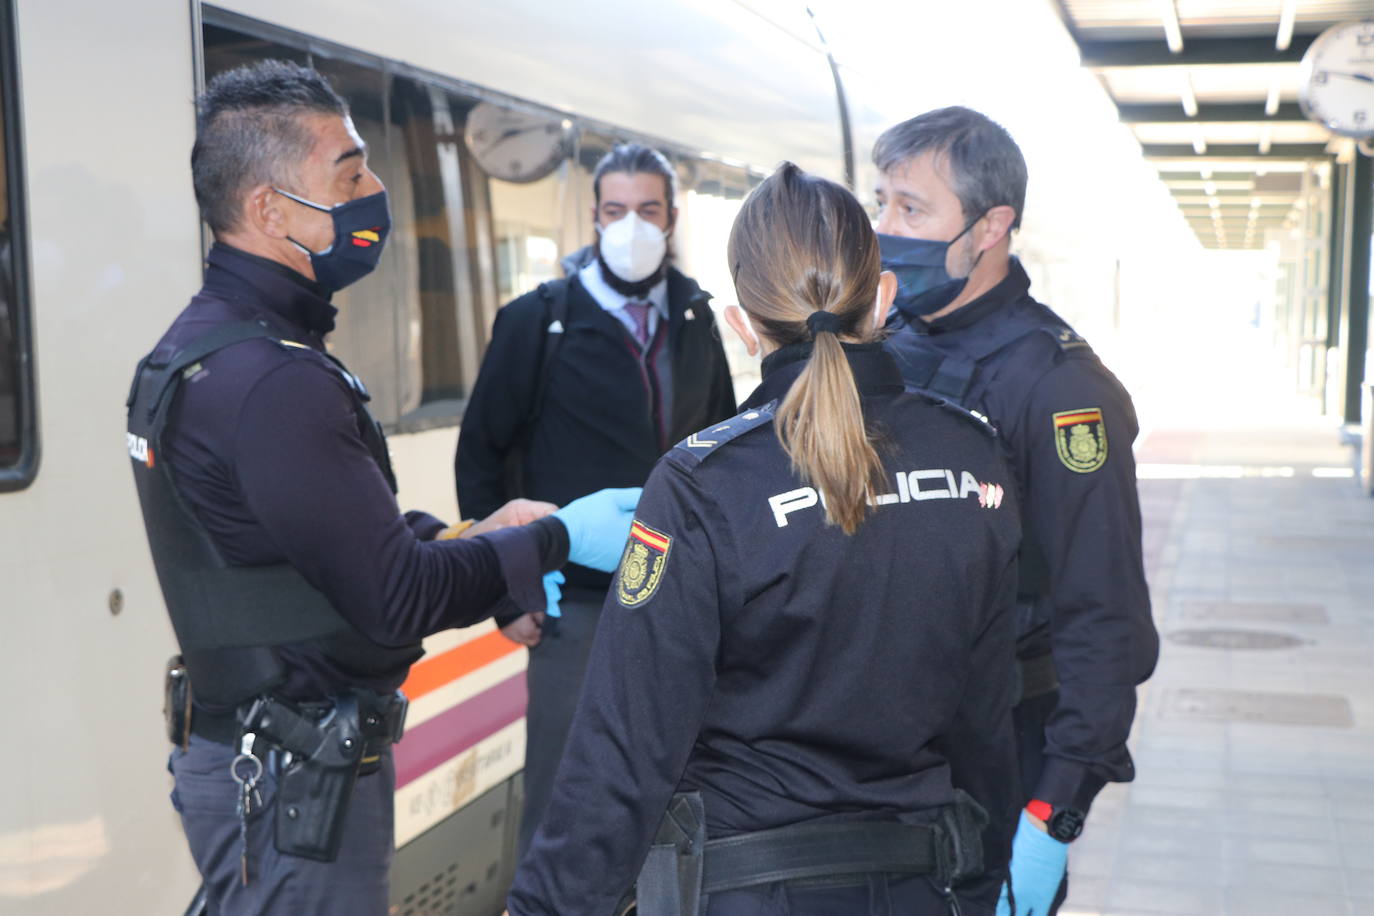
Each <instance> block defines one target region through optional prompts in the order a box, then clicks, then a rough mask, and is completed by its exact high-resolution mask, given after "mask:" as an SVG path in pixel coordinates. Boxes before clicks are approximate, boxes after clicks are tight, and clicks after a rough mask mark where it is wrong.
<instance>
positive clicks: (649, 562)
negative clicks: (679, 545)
mask: <svg viewBox="0 0 1374 916" xmlns="http://www.w3.org/2000/svg"><path fill="white" fill-rule="evenodd" d="M672 546H673V539H672V537H671V536H670V535H667V534H664V533H663V532H661V531H655V530H654V529H652V528H650V527H649V526H648V525H646V524H644V523H643V522H641V521H640V520H639V519H635V521H634V524H632V525H631V526H630V538H629V540H628V541H627V542H626V543H625V553H624V555H623V556H621V558H620V569H619V571H618V572H617V574H616V580H615V595H616V599H617V600H618V601H619V602H620V603H621V604H622V605H623V606H625V607H638V606H639V605H641V604H643V603H645V602H646V601H648V600H649V599H650V598H652V597H653V596H654V593H655V592H656V591H658V585H659V583H660V582H662V581H663V571H664V569H665V568H666V567H667V566H668V552H669V550H671V549H672Z"/></svg>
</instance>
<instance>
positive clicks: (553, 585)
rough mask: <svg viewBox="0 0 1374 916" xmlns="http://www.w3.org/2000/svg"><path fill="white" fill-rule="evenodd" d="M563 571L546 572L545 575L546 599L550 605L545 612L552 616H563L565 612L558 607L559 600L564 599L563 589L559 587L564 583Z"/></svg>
mask: <svg viewBox="0 0 1374 916" xmlns="http://www.w3.org/2000/svg"><path fill="white" fill-rule="evenodd" d="M564 581H566V580H564V578H563V574H562V573H561V572H551V573H545V575H544V600H545V601H547V602H548V607H547V608H545V609H544V613H545V614H548V615H549V616H550V617H562V616H563V612H562V611H561V610H560V609H559V607H558V602H560V601H562V600H563V589H561V588H559V586H560V585H562V584H563V583H564Z"/></svg>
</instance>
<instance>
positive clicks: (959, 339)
mask: <svg viewBox="0 0 1374 916" xmlns="http://www.w3.org/2000/svg"><path fill="white" fill-rule="evenodd" d="M903 318H904V319H905V320H908V321H910V320H911V319H910V318H908V317H907V316H905V315H903ZM986 324H987V325H988V327H987V328H986V329H984V328H983V327H979V329H978V333H977V334H971V333H962V334H930V335H927V334H917V333H914V332H900V333H896V334H893V335H892V336H890V337H889V338H888V339H887V342H886V346H887V350H888V352H889V353H891V354H892V356H893V358H894V359H896V361H897V365H898V367H899V368H900V369H901V371H902V378H903V380H904V381H905V382H906V384H907V387H908V389H914V390H916V391H920V392H921V393H923V394H928V395H932V396H934V397H937V398H942V399H944V400H948V401H951V402H953V403H955V404H958V405H959V406H960V407H963V408H964V409H966V410H971V411H985V410H987V409H988V408H987V405H986V404H985V403H984V402H983V398H984V396H985V395H986V394H987V392H988V389H989V388H990V387H991V386H992V384H993V382H995V381H996V380H997V379H998V378H999V377H1001V376H1002V374H1003V373H1004V372H1011V373H1014V374H1015V376H1016V377H1015V388H1014V389H1012V390H1011V392H1010V394H1011V396H1010V398H1009V399H1008V401H1007V403H1006V404H1005V405H1004V406H1003V408H1002V410H1003V412H1004V413H1005V416H990V417H988V418H987V419H989V420H991V421H992V422H993V423H994V424H995V425H998V426H1001V425H1002V424H1004V423H1005V422H1006V421H1008V420H1009V419H1010V418H1011V417H1014V416H1016V415H1017V414H1019V413H1020V411H1021V410H1022V409H1023V408H1024V406H1025V403H1026V400H1027V399H1028V398H1029V397H1030V393H1031V391H1032V389H1034V387H1035V384H1036V382H1038V381H1040V379H1041V378H1042V377H1043V376H1044V375H1045V374H1046V373H1047V372H1049V371H1050V370H1051V369H1053V368H1054V367H1055V365H1057V364H1058V360H1056V359H1048V358H1044V356H1045V350H1044V348H1040V349H1035V348H1031V347H1025V348H1020V347H1017V345H1018V344H1020V343H1022V342H1023V341H1024V342H1026V343H1030V342H1031V341H1030V340H1028V338H1033V336H1034V335H1040V336H1041V337H1042V339H1045V341H1046V343H1049V342H1050V341H1052V342H1053V345H1054V347H1056V348H1057V351H1058V352H1059V353H1062V354H1064V355H1065V356H1066V357H1069V358H1084V359H1096V358H1097V357H1096V354H1094V353H1093V351H1092V348H1091V347H1089V346H1088V342H1087V341H1086V340H1084V339H1083V338H1082V337H1080V336H1078V334H1077V333H1076V332H1075V331H1074V330H1073V328H1071V327H1069V326H1068V325H1067V324H1065V323H1064V320H1063V319H1062V318H1060V317H1059V316H1058V315H1056V314H1055V313H1054V312H1052V311H1051V310H1050V309H1048V308H1046V307H1045V306H1043V305H1041V304H1040V303H1038V302H1031V303H1029V304H1026V305H1024V306H1023V305H1019V304H1018V305H1017V306H1015V307H1011V308H1008V309H1006V311H1005V314H1003V315H999V316H998V317H997V318H996V319H995V320H993V321H989V322H987V323H986ZM1013 348H1016V349H1014V350H1013ZM1050 352H1054V351H1050ZM1023 354H1024V356H1023ZM1049 584H1050V571H1049V566H1048V563H1047V562H1046V560H1045V554H1044V550H1043V549H1042V548H1041V546H1040V544H1039V542H1038V541H1037V540H1036V538H1035V535H1034V533H1033V532H1032V531H1031V529H1030V527H1029V526H1027V527H1026V529H1025V531H1024V533H1023V535H1022V541H1021V551H1020V554H1019V560H1018V573H1017V589H1016V590H1017V595H1018V602H1017V603H1018V611H1017V613H1018V617H1019V620H1018V628H1019V631H1020V634H1021V636H1022V638H1023V639H1024V638H1026V637H1027V636H1028V635H1034V634H1037V633H1042V632H1043V631H1044V629H1045V627H1046V626H1047V625H1048V622H1049V618H1050V608H1049V607H1048V605H1047V604H1046V596H1047V595H1048V594H1049Z"/></svg>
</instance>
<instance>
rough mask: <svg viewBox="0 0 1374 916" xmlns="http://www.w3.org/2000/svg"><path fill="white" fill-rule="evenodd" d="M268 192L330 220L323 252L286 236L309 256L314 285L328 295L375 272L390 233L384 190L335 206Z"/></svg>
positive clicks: (389, 210)
mask: <svg viewBox="0 0 1374 916" xmlns="http://www.w3.org/2000/svg"><path fill="white" fill-rule="evenodd" d="M272 190H274V191H276V192H277V193H278V194H280V195H281V196H282V197H288V198H290V199H291V200H294V201H295V202H296V203H298V204H304V205H305V206H307V207H312V208H314V209H316V210H321V211H323V212H325V213H328V214H329V216H330V218H331V219H332V220H333V221H334V242H333V244H331V245H330V246H329V247H328V248H326V249H325V250H324V251H311V250H310V249H309V248H306V247H305V246H304V245H302V244H301V243H300V242H298V241H296V240H295V239H293V238H291V237H290V236H287V237H286V240H287V241H289V242H290V243H291V244H292V245H295V246H296V247H297V248H299V249H300V250H301V251H303V252H305V253H306V254H307V255H309V256H310V266H311V267H312V268H313V269H314V271H315V282H316V283H318V284H320V285H321V286H323V287H324V288H325V289H327V290H329V291H330V292H337V291H338V290H341V289H343V288H344V287H345V286H348V285H350V284H352V283H356V282H357V281H359V280H361V279H362V278H363V277H365V276H367V275H368V274H370V273H372V271H373V270H375V269H376V267H377V262H378V261H379V260H381V257H382V248H383V246H385V245H386V237H387V235H388V233H390V232H391V206H390V204H389V203H388V201H387V196H386V191H385V190H382V191H378V192H377V193H376V194H369V195H368V196H366V197H359V198H358V199H357V200H350V201H348V202H347V203H343V204H339V205H338V206H337V207H325V206H322V205H320V204H317V203H315V202H314V201H312V200H306V199H305V198H304V197H297V196H296V195H295V194H292V193H291V192H289V191H283V190H282V189H281V188H273V189H272Z"/></svg>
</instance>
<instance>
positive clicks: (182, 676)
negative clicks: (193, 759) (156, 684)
mask: <svg viewBox="0 0 1374 916" xmlns="http://www.w3.org/2000/svg"><path fill="white" fill-rule="evenodd" d="M162 718H163V721H165V722H166V723H167V740H168V741H170V742H172V743H173V744H175V745H177V746H178V747H180V748H181V749H182V750H183V751H184V750H186V746H187V745H188V744H189V743H190V741H191V677H190V674H189V673H188V672H187V671H186V664H185V663H184V662H183V661H182V660H181V656H180V655H173V656H172V657H171V658H169V659H167V670H166V672H165V673H164V675H163V679H162Z"/></svg>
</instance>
